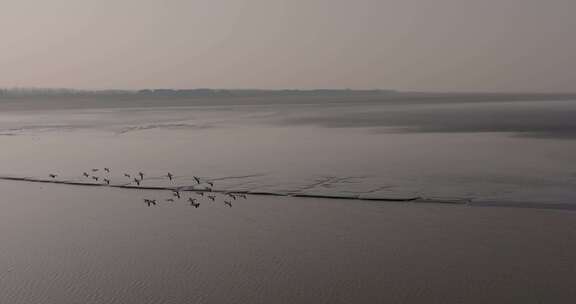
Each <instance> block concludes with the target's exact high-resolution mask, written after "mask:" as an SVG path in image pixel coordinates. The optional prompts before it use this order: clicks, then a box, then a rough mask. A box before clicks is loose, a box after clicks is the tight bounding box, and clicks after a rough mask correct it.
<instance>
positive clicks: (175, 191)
mask: <svg viewBox="0 0 576 304" xmlns="http://www.w3.org/2000/svg"><path fill="white" fill-rule="evenodd" d="M172 195H174V196H175V197H177V198H178V199H180V192H179V191H178V190H174V191H173V192H172Z"/></svg>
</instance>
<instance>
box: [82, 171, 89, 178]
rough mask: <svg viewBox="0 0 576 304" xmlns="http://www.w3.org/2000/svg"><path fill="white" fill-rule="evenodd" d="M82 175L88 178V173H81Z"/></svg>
mask: <svg viewBox="0 0 576 304" xmlns="http://www.w3.org/2000/svg"><path fill="white" fill-rule="evenodd" d="M82 175H84V177H89V176H90V174H88V173H86V172H84V173H82Z"/></svg>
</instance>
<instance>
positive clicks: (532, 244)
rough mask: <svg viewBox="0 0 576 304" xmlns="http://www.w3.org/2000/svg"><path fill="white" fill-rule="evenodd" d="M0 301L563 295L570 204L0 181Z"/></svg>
mask: <svg viewBox="0 0 576 304" xmlns="http://www.w3.org/2000/svg"><path fill="white" fill-rule="evenodd" d="M0 193H2V196H3V197H2V200H0V208H1V210H2V212H0V242H1V244H2V247H1V249H0V288H1V290H2V292H0V303H573V302H574V301H575V300H576V290H575V289H574V288H573V287H574V281H576V262H574V259H573V257H574V256H576V212H574V211H563V210H536V209H518V208H502V207H501V208H490V207H486V208H473V207H467V206H461V205H436V204H419V205H416V204H406V203H397V202H370V201H349V200H334V199H330V200H327V199H317V198H294V197H264V196H250V197H249V199H248V200H245V201H238V202H235V203H234V206H233V208H227V207H225V206H224V205H223V204H222V203H221V202H217V203H211V202H209V201H202V205H201V206H200V208H198V209H196V208H191V207H190V206H188V205H187V203H185V202H184V201H180V202H176V203H167V202H161V203H160V205H159V206H156V207H147V206H146V205H145V204H144V203H143V202H142V198H147V197H149V198H158V199H159V201H160V200H161V199H163V198H165V197H168V196H169V193H167V192H160V191H154V190H141V191H136V192H135V191H133V190H125V189H112V188H101V187H97V188H92V187H82V188H79V187H75V186H68V185H56V184H22V183H18V182H10V181H1V182H0Z"/></svg>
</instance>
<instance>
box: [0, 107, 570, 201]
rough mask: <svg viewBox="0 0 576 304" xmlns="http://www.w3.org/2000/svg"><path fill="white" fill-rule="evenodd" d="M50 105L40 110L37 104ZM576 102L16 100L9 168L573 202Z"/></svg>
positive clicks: (351, 192) (284, 190)
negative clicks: (22, 104)
mask: <svg viewBox="0 0 576 304" xmlns="http://www.w3.org/2000/svg"><path fill="white" fill-rule="evenodd" d="M40 108H41V107H40ZM573 117H576V102H572V101H531V102H519V101H516V102H486V103H482V102H473V103H457V102H450V103H443V102H442V101H437V102H427V103H416V104H402V103H386V102H382V103H378V102H367V103H362V102H356V101H350V102H349V103H346V102H339V103H330V102H324V101H323V102H317V101H313V102H310V103H309V104H302V103H299V104H296V105H293V104H290V103H289V102H286V103H282V102H280V103H273V104H271V103H266V102H263V103H262V104H234V103H233V102H232V104H226V105H218V106H206V105H201V106H200V105H196V106H194V105H191V106H179V107H165V106H163V104H162V101H161V100H160V101H157V102H156V103H153V104H152V105H148V106H147V107H141V108H130V107H126V106H125V107H120V108H118V107H115V108H110V107H102V108H90V109H74V107H72V108H70V105H69V104H66V106H65V107H64V106H63V107H60V108H59V107H58V106H56V107H53V108H51V109H36V108H35V107H33V106H31V107H30V108H26V109H17V110H7V111H4V112H2V114H0V144H1V146H2V150H1V151H0V161H1V162H2V169H1V172H0V176H2V177H14V176H16V177H27V178H33V179H34V178H36V179H45V178H48V174H49V173H55V174H58V179H60V180H67V181H75V182H82V181H86V182H90V181H91V180H90V179H89V178H88V179H83V177H82V175H81V174H82V172H83V171H87V170H89V169H91V168H103V167H110V168H112V172H111V174H110V175H109V176H110V177H111V180H112V182H113V183H115V184H124V183H127V182H128V181H129V180H127V179H125V178H124V177H123V173H126V172H128V173H131V174H134V173H136V172H138V171H144V172H145V173H146V174H147V177H148V178H147V179H146V180H145V185H146V186H167V185H172V184H167V182H166V180H165V179H162V178H160V177H161V176H163V175H165V174H166V172H168V171H170V172H173V173H174V174H175V175H176V182H175V183H174V184H173V185H178V186H188V185H192V184H194V183H193V180H192V176H194V175H196V176H200V177H202V178H204V179H209V180H214V181H216V184H217V186H216V188H218V189H220V190H230V191H232V190H234V191H252V192H268V193H279V194H289V195H295V194H296V195H298V194H307V195H328V196H336V197H339V196H340V197H361V198H392V199H394V198H415V197H419V198H426V199H433V200H436V199H439V200H462V201H472V202H477V203H487V204H498V203H502V204H505V205H508V206H509V205H518V206H523V205H524V206H532V205H533V204H537V205H545V206H546V204H549V206H567V205H570V204H573V203H575V200H574V199H575V198H576V168H575V167H574V165H573V164H574V163H576V120H574V119H573Z"/></svg>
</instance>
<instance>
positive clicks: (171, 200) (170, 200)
mask: <svg viewBox="0 0 576 304" xmlns="http://www.w3.org/2000/svg"><path fill="white" fill-rule="evenodd" d="M166 201H167V202H173V201H174V199H173V198H167V199H166Z"/></svg>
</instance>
